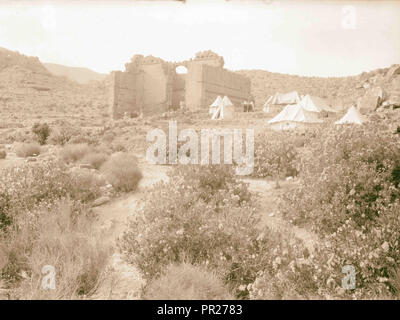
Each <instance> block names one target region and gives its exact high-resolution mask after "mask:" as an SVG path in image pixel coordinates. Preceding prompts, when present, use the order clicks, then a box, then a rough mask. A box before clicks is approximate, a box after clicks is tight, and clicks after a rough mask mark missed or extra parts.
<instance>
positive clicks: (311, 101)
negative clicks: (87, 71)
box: [299, 94, 337, 113]
mask: <svg viewBox="0 0 400 320" xmlns="http://www.w3.org/2000/svg"><path fill="white" fill-rule="evenodd" d="M299 104H300V105H302V106H303V108H304V109H305V110H307V111H310V112H318V113H319V112H322V111H325V112H331V113H336V112H337V111H336V110H335V109H333V108H331V107H330V106H329V105H328V103H327V102H326V101H325V100H324V99H322V98H320V97H316V96H310V95H308V94H307V95H306V96H304V97H303V98H302V99H301V101H300V102H299Z"/></svg>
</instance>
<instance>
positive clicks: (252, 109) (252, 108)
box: [249, 100, 255, 112]
mask: <svg viewBox="0 0 400 320" xmlns="http://www.w3.org/2000/svg"><path fill="white" fill-rule="evenodd" d="M250 111H251V112H254V111H255V105H254V100H251V101H250V106H249V112H250Z"/></svg>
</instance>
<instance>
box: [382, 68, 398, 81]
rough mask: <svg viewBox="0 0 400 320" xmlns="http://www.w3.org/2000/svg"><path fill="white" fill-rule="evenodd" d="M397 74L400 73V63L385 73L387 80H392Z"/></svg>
mask: <svg viewBox="0 0 400 320" xmlns="http://www.w3.org/2000/svg"><path fill="white" fill-rule="evenodd" d="M397 74H400V65H394V66H393V67H391V68H390V69H389V70H388V72H387V73H386V75H385V80H386V81H390V80H391V79H392V78H393V77H394V76H395V75H397Z"/></svg>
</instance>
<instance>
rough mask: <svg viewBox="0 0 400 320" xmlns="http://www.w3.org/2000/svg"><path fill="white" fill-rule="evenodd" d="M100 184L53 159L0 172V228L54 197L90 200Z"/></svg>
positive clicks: (52, 201)
mask: <svg viewBox="0 0 400 320" xmlns="http://www.w3.org/2000/svg"><path fill="white" fill-rule="evenodd" d="M100 185H101V184H100V183H99V182H98V181H96V180H94V178H88V177H87V176H86V175H82V174H77V173H73V172H69V171H67V170H66V167H65V166H64V165H63V164H61V163H59V162H55V161H49V162H38V163H32V164H29V165H28V164H24V165H21V166H18V167H12V168H8V169H4V170H3V171H2V172H1V174H0V230H1V229H4V227H6V226H7V225H10V224H11V223H12V221H13V220H14V219H17V218H18V217H19V216H20V215H21V214H22V213H24V214H29V211H31V210H32V209H34V208H35V207H36V206H38V205H39V204H48V205H51V204H52V203H54V202H55V201H56V200H58V199H61V198H64V197H71V199H72V200H77V201H82V202H86V201H90V200H93V199H94V198H96V197H97V196H98V195H99V194H100V192H99V188H100Z"/></svg>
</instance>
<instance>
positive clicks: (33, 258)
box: [0, 201, 111, 299]
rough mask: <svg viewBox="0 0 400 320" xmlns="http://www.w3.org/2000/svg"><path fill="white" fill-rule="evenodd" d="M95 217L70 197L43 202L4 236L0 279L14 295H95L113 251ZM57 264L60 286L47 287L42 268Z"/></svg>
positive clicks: (58, 284)
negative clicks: (95, 226) (95, 227)
mask: <svg viewBox="0 0 400 320" xmlns="http://www.w3.org/2000/svg"><path fill="white" fill-rule="evenodd" d="M93 219H94V217H93V216H91V215H89V214H88V213H87V212H85V211H83V209H82V208H77V207H76V206H75V205H74V204H73V203H72V202H70V201H60V202H56V203H54V204H53V205H52V206H50V207H47V206H41V207H38V208H36V209H35V210H33V211H32V214H31V215H29V216H25V218H24V220H21V223H20V225H19V228H18V229H13V230H12V231H11V232H10V233H8V234H6V235H4V234H3V235H1V237H2V239H1V240H2V241H1V244H0V279H1V281H3V282H4V283H5V285H6V287H7V289H8V290H7V291H8V294H9V297H10V298H11V299H77V298H80V297H82V296H84V295H85V296H88V295H90V294H92V293H93V292H94V291H95V289H96V287H97V285H98V283H99V281H101V279H102V275H103V271H104V268H105V265H106V263H107V258H108V256H109V255H110V252H111V250H110V247H109V246H107V245H106V244H105V243H104V242H103V241H102V240H101V235H100V234H98V233H96V232H95V231H93V228H92V225H93ZM45 265H50V266H53V267H54V268H55V272H56V274H55V276H56V278H55V290H43V289H42V288H41V282H42V279H43V273H42V270H43V267H44V266H45Z"/></svg>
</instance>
